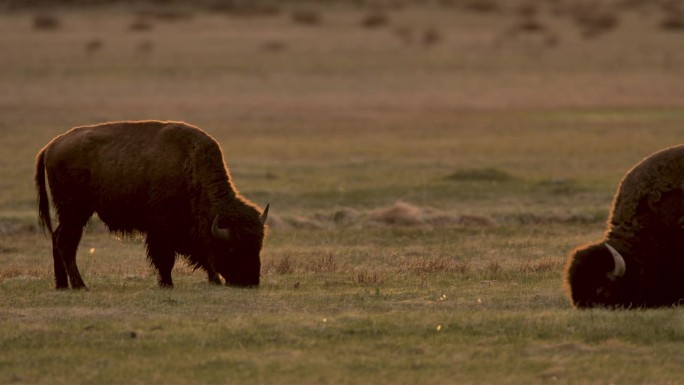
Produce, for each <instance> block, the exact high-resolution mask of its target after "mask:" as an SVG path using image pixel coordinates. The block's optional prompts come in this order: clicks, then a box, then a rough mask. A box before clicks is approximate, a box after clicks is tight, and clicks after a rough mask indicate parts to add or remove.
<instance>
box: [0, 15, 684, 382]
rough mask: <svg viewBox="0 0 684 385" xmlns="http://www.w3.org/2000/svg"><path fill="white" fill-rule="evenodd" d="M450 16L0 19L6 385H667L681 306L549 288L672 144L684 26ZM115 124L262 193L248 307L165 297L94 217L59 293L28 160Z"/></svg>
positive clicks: (677, 350) (191, 278) (202, 293)
mask: <svg viewBox="0 0 684 385" xmlns="http://www.w3.org/2000/svg"><path fill="white" fill-rule="evenodd" d="M459 3H460V2H451V4H452V6H449V5H448V4H449V2H443V4H442V5H436V4H428V5H427V6H421V7H418V6H407V7H404V8H397V9H389V10H384V11H382V12H381V14H382V17H384V18H385V21H384V24H383V23H381V24H380V25H379V26H376V27H374V28H370V27H364V20H366V19H367V17H368V15H369V14H373V13H377V12H378V10H377V9H376V8H374V9H372V10H371V9H366V8H363V7H359V6H351V5H348V4H347V5H344V6H342V5H332V4H328V5H318V4H316V3H314V2H311V3H302V4H297V3H292V4H287V5H284V6H283V8H282V9H280V12H279V13H277V14H274V15H269V16H258V17H257V16H252V17H244V16H240V17H238V16H236V15H234V14H227V13H216V12H215V13H208V12H206V11H191V10H188V9H187V8H183V7H179V8H177V9H176V8H174V9H176V11H177V12H178V14H177V15H181V16H182V17H180V18H171V19H170V18H169V17H167V16H168V15H167V16H164V15H163V14H162V15H159V14H155V13H154V12H150V9H152V10H154V8H149V9H148V8H130V7H123V6H119V7H117V6H112V7H107V8H87V9H56V10H51V11H50V15H51V16H52V17H54V18H55V19H56V20H58V26H57V27H49V26H48V27H45V26H43V27H40V26H38V27H36V26H35V25H36V24H35V23H36V19H35V15H36V14H38V13H41V14H42V13H45V12H44V11H40V12H39V11H36V10H22V11H16V12H12V13H6V14H0V52H1V54H0V91H2V92H0V138H1V139H0V140H1V143H2V147H3V151H2V152H0V262H1V263H0V292H1V294H0V383H7V384H12V383H17V384H66V383H83V384H102V383H127V384H138V383H140V384H147V383H162V382H163V383H170V384H176V383H177V384H193V383H196V384H203V383H236V384H286V383H300V384H308V383H319V384H326V383H329V384H343V383H349V384H352V383H353V384H356V383H392V384H415V383H430V384H452V383H458V384H461V383H462V384H470V383H473V384H474V383H491V384H520V383H530V384H536V383H572V384H578V383H581V384H609V383H621V384H682V383H684V372H683V371H682V369H681V368H682V367H684V358H682V357H684V313H683V312H682V310H681V309H658V310H648V311H604V310H593V311H578V310H575V309H572V308H571V307H570V306H569V304H568V301H567V299H566V298H565V296H564V293H563V288H562V283H561V270H562V265H563V262H564V258H565V255H566V253H567V251H568V250H570V249H571V248H573V247H574V246H576V245H579V244H581V243H584V242H588V241H591V240H593V239H596V238H598V237H600V235H601V232H602V230H603V221H604V220H605V216H606V214H607V210H608V207H609V204H610V200H611V198H612V194H613V192H614V189H615V186H616V184H617V183H618V182H619V180H620V178H621V176H622V175H623V174H624V172H625V171H626V170H627V169H628V168H629V167H631V166H632V165H633V164H634V163H636V162H637V161H639V160H640V159H641V158H643V157H644V156H646V155H648V154H650V153H651V152H653V151H655V150H658V149H660V148H663V147H666V146H669V145H673V144H678V143H680V142H681V141H682V139H681V138H682V137H683V134H684V93H683V92H682V90H684V51H682V50H681V40H682V36H683V35H682V32H677V31H671V30H664V29H662V28H661V27H660V25H661V23H662V17H663V16H662V13H661V12H660V11H659V10H658V9H656V8H655V6H642V7H636V8H632V9H629V10H626V11H621V12H617V11H615V12H616V13H615V15H616V16H615V17H616V18H618V20H619V23H618V24H617V27H614V28H612V29H609V30H607V31H605V33H602V34H599V35H598V36H591V37H588V36H587V35H586V33H583V32H582V29H581V28H578V26H577V25H576V23H575V22H574V21H573V19H572V18H571V17H569V16H566V15H564V14H563V13H562V12H559V11H558V10H552V9H549V8H544V7H542V8H540V10H539V11H538V13H534V15H535V20H536V21H538V22H539V23H541V24H542V25H543V26H544V28H543V29H542V31H543V32H539V30H534V31H536V32H530V31H527V32H524V33H522V32H515V31H518V29H516V28H518V27H516V26H518V25H519V23H520V20H521V17H522V16H521V15H529V12H528V13H524V12H523V13H521V11H520V9H516V8H514V7H509V8H506V7H503V8H500V9H494V10H482V9H480V10H477V12H475V11H472V10H468V9H466V8H467V7H458V6H456V5H453V4H459ZM566 3H567V2H566ZM634 3H636V2H634ZM505 4H509V3H505ZM142 11H144V12H142ZM303 11H306V12H308V14H309V18H308V19H306V18H303V17H302V16H301V15H302V12H303ZM296 14H299V15H300V16H295V15H296ZM141 15H142V16H141ZM304 15H306V13H304ZM311 15H315V16H313V17H312V16H311ZM525 17H528V16H525ZM312 19H313V20H317V21H314V22H311V20H312ZM376 19H377V18H376ZM306 20H309V21H306ZM426 36H431V37H430V38H427V37H426ZM117 119H164V120H182V121H187V122H190V123H193V124H196V125H198V126H200V127H203V128H204V129H205V130H207V131H208V132H209V133H210V134H212V135H213V136H214V137H216V138H217V139H218V140H219V141H220V143H221V145H222V147H223V150H224V156H225V158H226V161H227V163H228V164H229V166H230V168H231V171H232V174H233V177H234V180H235V183H236V184H237V186H238V187H239V188H240V189H241V192H242V193H243V194H245V195H246V196H247V197H249V198H250V199H252V200H254V201H255V202H257V203H259V204H261V205H265V204H266V202H270V203H271V210H272V212H271V216H272V222H271V229H270V234H269V237H268V240H267V243H266V246H265V248H264V251H263V254H262V262H263V266H262V282H263V284H262V286H261V287H260V288H259V289H258V290H237V289H229V288H216V287H212V286H210V285H208V284H207V283H206V282H205V277H204V276H203V274H201V273H200V272H193V271H191V270H190V269H188V268H187V267H185V266H184V265H183V264H182V263H179V264H178V266H177V268H176V270H175V272H174V278H175V281H176V288H174V289H173V290H160V289H158V288H157V287H156V281H155V278H154V274H153V272H152V271H151V269H150V268H149V266H148V265H147V263H146V261H145V258H144V256H143V255H144V248H143V246H142V241H141V239H139V238H134V239H117V238H115V237H111V236H110V235H108V234H107V233H106V232H105V231H104V229H103V227H102V225H101V224H99V223H98V222H97V220H93V222H92V224H91V226H89V228H88V230H87V233H86V235H85V237H84V239H83V242H82V244H81V248H80V254H79V257H78V258H79V265H80V267H81V271H82V273H83V274H84V279H85V281H86V284H88V286H89V287H90V291H88V292H71V291H60V292H57V291H55V290H53V289H52V276H51V269H52V268H51V258H50V242H49V240H48V239H47V238H45V237H44V236H43V235H42V234H41V233H40V231H39V230H38V228H37V225H36V224H37V220H36V213H35V196H34V192H33V185H32V178H33V167H34V165H33V157H34V155H35V153H36V152H37V151H38V150H39V149H40V148H41V147H42V146H43V145H44V144H45V143H46V142H47V141H48V140H50V139H51V138H52V137H54V136H55V135H57V134H59V133H61V132H63V131H65V130H66V129H68V128H70V127H72V126H76V125H84V124H90V123H97V122H102V121H108V120H117Z"/></svg>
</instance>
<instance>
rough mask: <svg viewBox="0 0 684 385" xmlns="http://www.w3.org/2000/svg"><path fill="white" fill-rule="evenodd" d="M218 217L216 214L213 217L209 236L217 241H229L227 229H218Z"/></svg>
mask: <svg viewBox="0 0 684 385" xmlns="http://www.w3.org/2000/svg"><path fill="white" fill-rule="evenodd" d="M218 219H219V216H218V214H216V216H215V217H214V222H213V223H212V224H211V235H213V236H214V237H215V238H218V239H225V240H228V239H230V231H228V229H222V228H220V227H218Z"/></svg>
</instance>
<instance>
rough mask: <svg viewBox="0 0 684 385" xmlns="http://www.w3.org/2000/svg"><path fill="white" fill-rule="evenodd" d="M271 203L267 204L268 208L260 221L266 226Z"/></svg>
mask: <svg viewBox="0 0 684 385" xmlns="http://www.w3.org/2000/svg"><path fill="white" fill-rule="evenodd" d="M270 205H271V204H270V203H267V204H266V208H265V209H264V212H263V213H261V218H259V220H260V221H261V224H262V225H264V224H266V218H268V206H270Z"/></svg>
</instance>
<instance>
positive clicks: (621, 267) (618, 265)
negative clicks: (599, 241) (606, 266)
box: [606, 243, 627, 281]
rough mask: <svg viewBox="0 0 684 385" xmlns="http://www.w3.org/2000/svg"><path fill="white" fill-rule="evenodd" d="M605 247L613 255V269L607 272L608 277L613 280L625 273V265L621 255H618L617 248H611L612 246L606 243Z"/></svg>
mask: <svg viewBox="0 0 684 385" xmlns="http://www.w3.org/2000/svg"><path fill="white" fill-rule="evenodd" d="M606 247H607V248H608V250H609V251H610V254H611V255H612V256H613V261H614V262H615V269H614V270H613V271H611V272H610V273H608V274H607V275H608V279H610V280H611V281H615V280H616V279H617V278H620V277H622V276H623V275H625V271H626V270H627V266H626V265H625V259H624V258H623V257H622V255H620V253H618V251H617V250H615V249H614V248H613V246H611V245H609V244H608V243H606Z"/></svg>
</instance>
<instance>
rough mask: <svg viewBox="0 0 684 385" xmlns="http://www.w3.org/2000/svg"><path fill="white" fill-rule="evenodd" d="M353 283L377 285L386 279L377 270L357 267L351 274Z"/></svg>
mask: <svg viewBox="0 0 684 385" xmlns="http://www.w3.org/2000/svg"><path fill="white" fill-rule="evenodd" d="M351 280H352V283H354V284H355V285H359V286H375V285H379V284H382V283H383V282H384V281H385V279H384V278H383V277H382V276H381V275H380V274H379V273H378V272H377V271H369V270H366V269H356V270H355V271H354V272H352V274H351Z"/></svg>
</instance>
